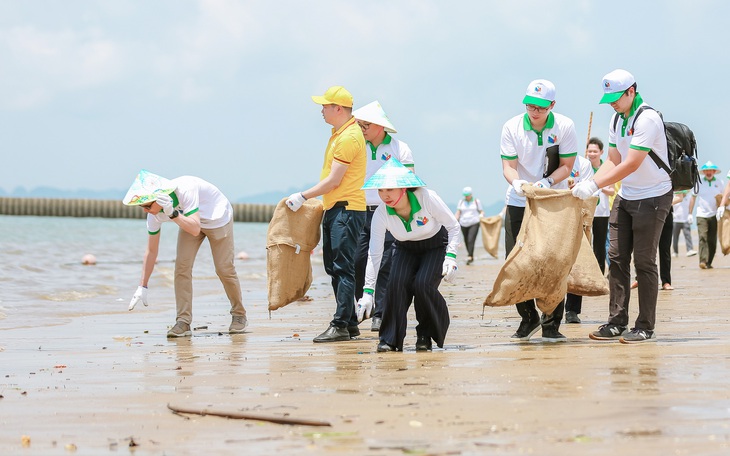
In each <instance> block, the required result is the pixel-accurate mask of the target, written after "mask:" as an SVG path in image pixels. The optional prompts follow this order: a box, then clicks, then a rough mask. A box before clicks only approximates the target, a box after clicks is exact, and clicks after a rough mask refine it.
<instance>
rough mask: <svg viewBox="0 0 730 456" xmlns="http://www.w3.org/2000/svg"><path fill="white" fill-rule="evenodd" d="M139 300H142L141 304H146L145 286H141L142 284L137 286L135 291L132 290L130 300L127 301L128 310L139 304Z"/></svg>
mask: <svg viewBox="0 0 730 456" xmlns="http://www.w3.org/2000/svg"><path fill="white" fill-rule="evenodd" d="M140 301H142V304H144V305H145V306H146V305H147V287H143V286H142V285H140V286H138V287H137V291H135V292H134V296H132V300H131V301H129V310H132V309H134V306H136V305H137V304H139V302H140Z"/></svg>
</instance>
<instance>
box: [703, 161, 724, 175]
mask: <svg viewBox="0 0 730 456" xmlns="http://www.w3.org/2000/svg"><path fill="white" fill-rule="evenodd" d="M700 171H715V174H717V173H719V172H720V168H719V167H718V166H717V165H716V164H714V163H712V162H711V161H708V162H707V163H705V164H704V165H702V166H700Z"/></svg>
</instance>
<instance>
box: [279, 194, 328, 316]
mask: <svg viewBox="0 0 730 456" xmlns="http://www.w3.org/2000/svg"><path fill="white" fill-rule="evenodd" d="M323 214H324V207H323V206H322V201H320V200H318V199H314V198H311V199H308V200H307V201H305V202H304V205H302V207H301V208H300V209H299V210H298V211H297V212H293V211H291V210H290V209H289V208H287V207H286V199H283V200H281V201H279V204H277V205H276V209H274V215H273V217H272V218H271V222H269V230H268V232H267V234H266V250H267V252H266V275H267V280H268V291H269V310H276V309H278V308H280V307H284V306H285V305H287V304H289V303H291V302H294V301H296V300H298V299H299V298H301V297H303V296H304V295H305V293H306V292H307V290H309V286H310V285H311V284H312V263H311V254H312V250H314V248H315V247H316V246H317V244H318V243H319V238H320V235H321V225H322V216H323Z"/></svg>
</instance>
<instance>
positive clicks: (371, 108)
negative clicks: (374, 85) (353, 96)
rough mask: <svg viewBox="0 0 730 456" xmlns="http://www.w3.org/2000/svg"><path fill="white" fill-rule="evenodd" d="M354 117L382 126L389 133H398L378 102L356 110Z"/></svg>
mask: <svg viewBox="0 0 730 456" xmlns="http://www.w3.org/2000/svg"><path fill="white" fill-rule="evenodd" d="M352 115H353V117H355V119H357V120H362V121H363V122H370V123H374V124H375V125H380V126H381V127H383V129H384V130H385V131H387V132H388V133H398V132H397V131H396V129H395V127H394V126H393V124H392V123H390V119H388V115H387V114H385V111H384V110H383V107H382V106H380V103H379V102H378V100H375V101H373V102H372V103H368V104H366V105H365V106H363V107H362V108H359V109H356V110H355V111H353V113H352Z"/></svg>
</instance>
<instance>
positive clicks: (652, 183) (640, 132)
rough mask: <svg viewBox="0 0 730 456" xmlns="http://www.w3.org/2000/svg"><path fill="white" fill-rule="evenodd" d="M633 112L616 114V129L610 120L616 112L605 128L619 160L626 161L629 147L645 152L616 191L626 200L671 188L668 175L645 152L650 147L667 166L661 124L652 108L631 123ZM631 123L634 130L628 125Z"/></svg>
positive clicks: (660, 194) (662, 126) (644, 196)
mask: <svg viewBox="0 0 730 456" xmlns="http://www.w3.org/2000/svg"><path fill="white" fill-rule="evenodd" d="M637 96H638V95H637ZM640 106H646V103H641V105H640ZM640 106H639V107H640ZM639 107H637V108H636V111H638V110H639V109H638V108H639ZM636 111H634V113H633V114H632V115H631V116H630V117H629V118H628V119H625V120H624V119H622V118H621V116H619V119H618V122H616V129H614V128H613V121H614V116H618V114H614V116H611V120H610V124H609V127H608V146H609V147H615V148H617V149H618V152H619V154H621V160H622V161H623V160H626V157H627V156H628V154H629V149H635V150H639V151H643V152H644V154H645V155H646V157H645V158H644V160H643V161H642V162H641V165H639V168H638V169H637V170H636V171H634V172H633V173H631V174H629V175H628V176H626V177H625V178H623V180H622V181H621V189H620V190H619V192H618V194H619V196H621V198H623V199H627V200H640V199H646V198H653V197H656V196H662V195H664V194H666V193H668V192H669V191H671V190H672V180H671V179H670V178H669V174H667V172H666V171H664V170H663V169H661V168H660V167H658V166H657V165H656V163H654V160H652V159H651V157H649V154H648V152H649V150H653V151H654V153H656V154H657V156H658V157H659V158H660V159H662V160H663V161H664V163H666V164H667V166H669V159H668V158H667V137H666V136H665V134H664V123H663V122H662V119H661V118H660V117H659V114H657V112H656V111H654V110H653V109H645V110H644V111H643V112H642V113H641V115H640V116H639V118H638V120H637V121H636V123H634V117H636ZM632 126H633V131H631V130H630V128H629V127H632Z"/></svg>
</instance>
